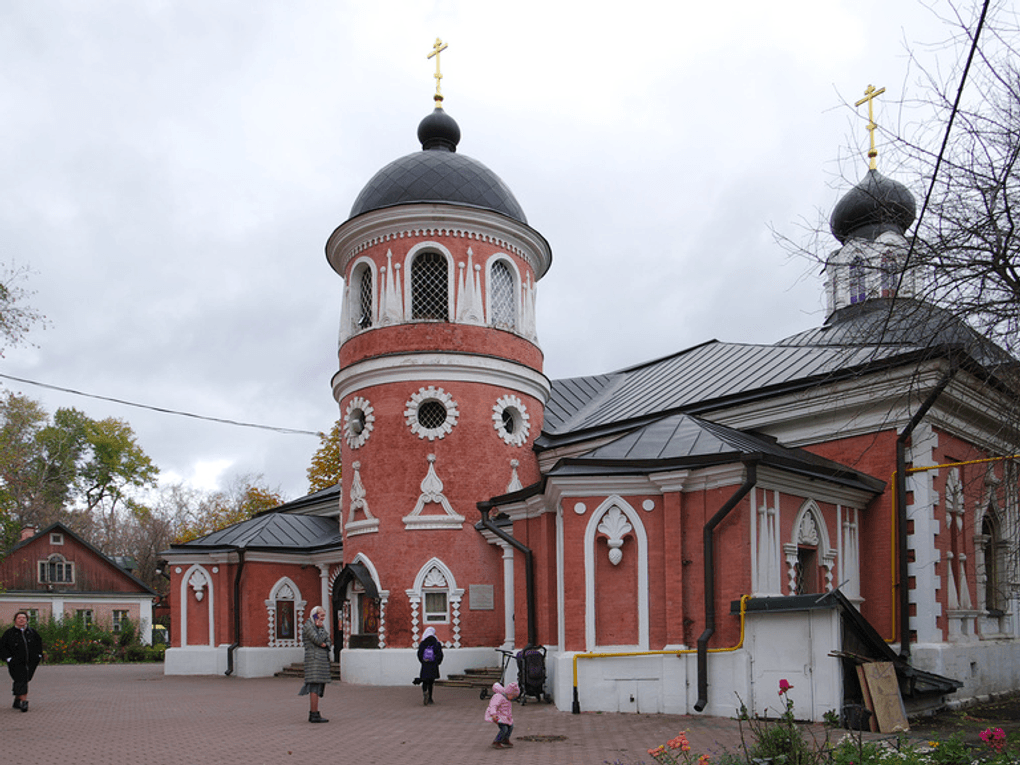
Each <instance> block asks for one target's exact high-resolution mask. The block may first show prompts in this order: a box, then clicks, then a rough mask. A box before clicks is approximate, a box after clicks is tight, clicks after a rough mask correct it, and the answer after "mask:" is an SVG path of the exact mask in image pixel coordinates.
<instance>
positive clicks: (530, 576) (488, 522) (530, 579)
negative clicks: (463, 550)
mask: <svg viewBox="0 0 1020 765" xmlns="http://www.w3.org/2000/svg"><path fill="white" fill-rule="evenodd" d="M476 507H477V508H478V510H479V512H481V514H482V526H483V527H484V528H486V529H488V530H489V531H491V532H492V533H493V534H495V535H496V536H497V537H499V538H500V539H502V540H503V541H504V542H506V543H507V544H508V545H511V546H512V547H513V548H514V549H515V550H520V552H521V553H522V554H523V555H524V586H525V590H526V591H527V600H528V647H529V648H530V647H531V646H535V645H538V641H537V640H536V638H535V574H534V569H533V566H532V562H531V558H532V554H531V548H529V547H527V546H526V545H525V544H524V543H523V542H521V541H520V540H517V539H515V538H514V537H512V536H510V535H509V534H507V533H506V532H505V531H503V529H501V528H499V526H497V525H496V524H495V523H493V522H492V519H491V518H489V511H490V510H491V509H492V508H493V504H492V503H491V502H478V503H477V504H476Z"/></svg>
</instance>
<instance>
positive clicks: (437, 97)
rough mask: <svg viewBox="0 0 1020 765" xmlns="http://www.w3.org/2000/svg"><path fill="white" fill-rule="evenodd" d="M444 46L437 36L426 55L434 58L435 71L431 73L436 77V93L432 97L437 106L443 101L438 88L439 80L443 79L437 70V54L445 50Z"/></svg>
mask: <svg viewBox="0 0 1020 765" xmlns="http://www.w3.org/2000/svg"><path fill="white" fill-rule="evenodd" d="M446 48H447V44H446V43H444V42H443V41H442V40H440V39H439V38H438V37H437V38H436V44H435V45H433V46H432V52H431V53H430V54H429V55H428V58H432V57H433V56H434V57H435V59H436V73H435V74H434V75H433V77H435V78H436V95H435V96H433V98H435V101H436V105H437V106H440V105H441V104H442V101H443V94H442V92H441V91H440V89H439V85H440V80H442V79H443V74H442V72H440V71H439V54H440V53H441V52H443V51H444V50H446Z"/></svg>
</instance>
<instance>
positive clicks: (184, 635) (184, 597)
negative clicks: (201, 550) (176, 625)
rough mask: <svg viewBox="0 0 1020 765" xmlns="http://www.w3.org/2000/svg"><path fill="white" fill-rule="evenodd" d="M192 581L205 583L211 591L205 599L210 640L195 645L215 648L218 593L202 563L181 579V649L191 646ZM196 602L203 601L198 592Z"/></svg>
mask: <svg viewBox="0 0 1020 765" xmlns="http://www.w3.org/2000/svg"><path fill="white" fill-rule="evenodd" d="M192 580H194V581H195V583H198V582H203V583H204V585H207V586H208V589H209V597H208V598H205V609H206V618H207V620H208V624H209V635H208V639H207V642H206V643H196V644H195V645H207V646H214V645H216V619H215V618H214V616H215V610H214V607H215V603H214V596H215V594H216V591H215V589H214V588H213V586H212V580H211V579H210V578H209V575H208V573H207V572H206V570H205V569H204V568H203V567H202V565H201V564H200V563H194V564H192V566H191V567H190V568H189V569H188V570H187V571H186V572H185V573H184V576H183V577H182V578H181V589H180V593H179V597H180V601H179V603H180V617H181V647H182V648H187V647H188V645H189V643H188V612H189V610H190V608H189V606H190V603H189V598H188V592H189V590H190V589H191V585H190V584H189V582H191V581H192ZM192 591H193V592H194V590H192ZM196 600H198V601H201V600H202V598H199V597H198V596H197V592H196Z"/></svg>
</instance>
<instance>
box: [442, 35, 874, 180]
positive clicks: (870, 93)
mask: <svg viewBox="0 0 1020 765" xmlns="http://www.w3.org/2000/svg"><path fill="white" fill-rule="evenodd" d="M436 42H437V43H438V42H439V41H438V40H436ZM436 66H439V65H438V64H436ZM883 93H885V88H879V89H878V90H875V86H874V85H869V86H868V87H867V88H865V89H864V98H862V99H861V100H860V101H858V102H857V103H855V104H854V106H860V105H861V104H863V103H864V102H867V104H868V133H870V134H871V149H869V150H868V158H869V159H870V160H871V165H870V167H871V169H872V170H877V169H878V162H876V161H875V160H876V158H877V157H878V149H876V148H875V128H877V127H878V125H876V124H875V113H874V111H873V109H872V104H873V102H874V100H875V97H876V96H880V95H882V94H883Z"/></svg>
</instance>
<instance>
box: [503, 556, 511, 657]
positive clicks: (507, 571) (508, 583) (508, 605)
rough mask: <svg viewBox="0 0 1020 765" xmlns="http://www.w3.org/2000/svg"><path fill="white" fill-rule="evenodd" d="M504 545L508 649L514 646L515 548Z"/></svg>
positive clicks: (506, 647) (504, 621)
mask: <svg viewBox="0 0 1020 765" xmlns="http://www.w3.org/2000/svg"><path fill="white" fill-rule="evenodd" d="M502 547H503V624H504V627H505V636H504V638H503V648H504V649H506V650H507V651H510V650H513V647H514V548H512V547H511V546H510V545H506V544H505V545H502Z"/></svg>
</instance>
